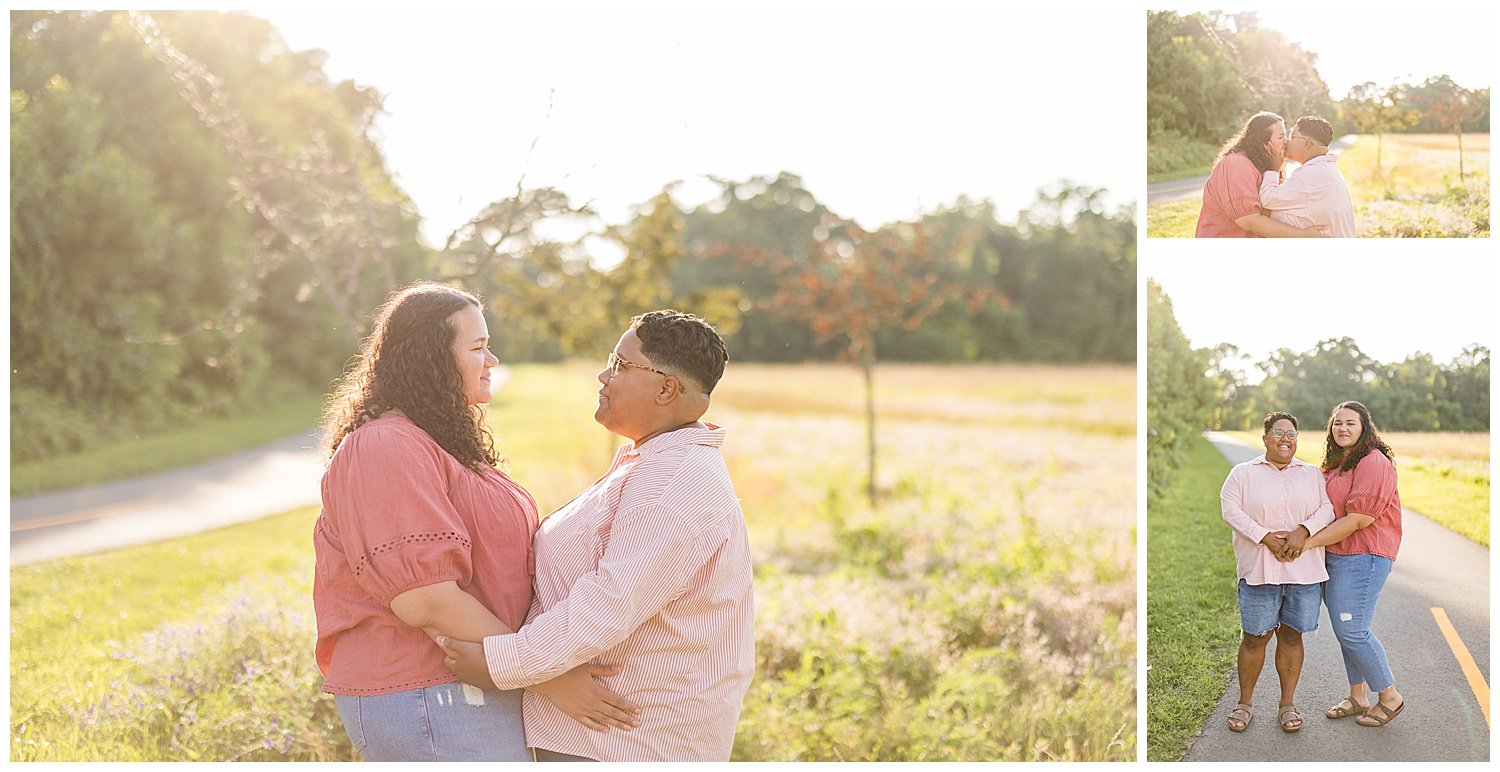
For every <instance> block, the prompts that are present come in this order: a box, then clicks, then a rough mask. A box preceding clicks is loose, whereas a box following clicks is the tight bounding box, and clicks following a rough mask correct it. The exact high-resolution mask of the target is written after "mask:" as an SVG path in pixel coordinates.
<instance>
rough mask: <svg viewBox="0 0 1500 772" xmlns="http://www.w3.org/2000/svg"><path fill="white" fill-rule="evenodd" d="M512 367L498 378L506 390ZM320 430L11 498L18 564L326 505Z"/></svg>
mask: <svg viewBox="0 0 1500 772" xmlns="http://www.w3.org/2000/svg"><path fill="white" fill-rule="evenodd" d="M509 377H510V370H509V368H507V367H506V366H504V365H501V366H499V367H497V368H495V370H494V373H493V375H492V376H491V378H492V382H493V383H494V386H493V388H494V389H496V390H498V389H500V388H502V387H503V386H504V385H505V383H506V381H507V380H509ZM317 444H318V442H317V435H316V434H315V433H311V432H310V433H308V434H306V435H302V436H297V437H289V438H286V439H284V440H281V441H278V442H274V443H271V444H269V445H266V446H263V447H260V448H256V449H254V450H248V451H245V452H242V453H236V454H234V455H232V456H228V457H225V458H219V459H216V460H213V461H207V462H204V463H201V464H195V465H193V466H189V467H184V468H181V469H176V470H173V471H171V472H165V473H163V474H157V475H151V476H149V477H139V478H135V479H131V480H122V481H120V482H114V483H106V484H104V485H96V486H90V487H87V488H77V489H73V490H66V491H58V492H56V493H46V494H42V495H40V496H30V497H27V498H20V499H11V501H10V563H11V565H13V566H19V565H25V564H27V563H36V562H39V561H43V560H52V559H54V558H61V557H69V556H73V555H87V554H92V553H95V552H105V551H107V550H112V549H115V548H118V547H126V546H130V545H133V544H146V543H150V542H154V541H161V540H163V539H171V538H176V537H178V536H186V535H188V534H191V533H197V532H199V531H205V530H208V529H210V528H218V527H220V526H225V525H230V524H232V523H239V522H244V521H247V520H256V519H258V518H262V517H266V516H268V515H274V514H277V513H279V512H285V511H287V510H289V509H295V508H297V507H306V506H312V505H315V504H318V503H320V501H321V493H320V488H319V484H320V482H321V481H322V479H323V460H322V459H321V458H319V457H318V453H317V451H316V450H315V448H316V447H317Z"/></svg>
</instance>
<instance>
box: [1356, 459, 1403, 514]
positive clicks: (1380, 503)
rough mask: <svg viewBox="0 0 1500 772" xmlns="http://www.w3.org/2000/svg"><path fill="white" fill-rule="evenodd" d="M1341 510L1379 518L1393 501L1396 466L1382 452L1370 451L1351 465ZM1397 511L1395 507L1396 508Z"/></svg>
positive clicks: (1386, 511) (1388, 509)
mask: <svg viewBox="0 0 1500 772" xmlns="http://www.w3.org/2000/svg"><path fill="white" fill-rule="evenodd" d="M1352 475H1353V479H1352V481H1351V486H1350V488H1349V497H1348V498H1347V499H1345V503H1344V512H1346V513H1348V512H1358V513H1359V514H1361V515H1369V516H1370V517H1373V518H1375V519H1377V520H1378V519H1380V517H1381V516H1382V515H1385V514H1386V513H1388V512H1390V511H1391V508H1392V505H1393V504H1394V503H1395V502H1396V500H1397V499H1396V497H1397V495H1398V494H1397V493H1396V465H1395V464H1393V463H1391V460H1390V459H1388V458H1386V457H1385V454H1384V453H1381V452H1380V451H1378V450H1372V451H1370V452H1369V453H1366V454H1365V457H1364V458H1362V459H1360V460H1359V463H1358V464H1355V466H1354V471H1353V472H1352ZM1398 511H1399V510H1398Z"/></svg>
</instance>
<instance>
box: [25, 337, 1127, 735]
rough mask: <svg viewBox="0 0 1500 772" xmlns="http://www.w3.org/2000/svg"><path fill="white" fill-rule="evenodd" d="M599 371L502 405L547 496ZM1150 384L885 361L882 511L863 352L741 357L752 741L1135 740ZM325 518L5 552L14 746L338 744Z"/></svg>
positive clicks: (597, 444) (550, 373) (533, 378)
mask: <svg viewBox="0 0 1500 772" xmlns="http://www.w3.org/2000/svg"><path fill="white" fill-rule="evenodd" d="M594 369H595V368H593V367H592V366H590V365H569V366H564V367H542V366H536V367H528V366H522V367H517V368H516V369H515V371H514V374H513V376H512V377H513V380H512V382H511V383H510V384H509V385H507V387H506V388H505V389H504V390H503V391H502V393H501V394H500V396H499V398H498V399H497V400H496V404H495V405H494V410H493V413H492V416H493V423H494V425H495V426H496V428H497V434H498V438H499V444H500V447H501V448H502V450H503V452H505V453H507V454H509V455H510V456H511V457H512V458H513V470H512V471H513V473H514V474H515V476H516V477H517V478H518V479H519V480H521V481H522V482H523V483H524V484H526V485H527V486H528V487H529V488H530V489H531V490H532V491H533V493H534V494H535V495H536V496H537V498H538V499H539V501H540V503H541V505H542V506H543V508H544V509H546V508H549V507H553V506H557V505H560V504H561V503H563V502H564V501H566V499H567V498H568V497H570V496H571V495H572V494H573V493H575V492H576V491H577V490H579V489H581V488H583V487H584V486H586V485H588V484H589V483H591V482H592V481H593V480H594V479H595V478H596V476H597V475H598V473H599V471H600V470H601V469H602V468H603V466H604V464H605V463H606V461H607V459H608V457H609V453H610V451H611V448H612V446H613V442H612V440H611V438H610V437H609V436H608V435H607V434H606V433H605V432H604V431H603V430H602V429H600V428H599V427H597V426H596V425H594V424H593V423H592V421H591V420H590V414H591V412H592V405H593V392H594V390H595V388H597V386H596V384H595V383H594V382H593V380H592V373H593V372H594ZM1134 382H1135V379H1134V373H1133V369H1132V368H1129V367H1094V368H1046V367H1041V368H1025V367H1001V366H976V367H916V366H913V367H903V366H882V367H881V369H880V371H879V373H878V375H877V389H878V398H879V411H880V424H879V441H880V453H881V456H880V459H881V472H880V477H879V482H880V487H881V489H882V490H883V491H884V492H885V499H884V501H883V504H882V506H881V507H879V508H871V507H870V506H869V505H868V504H866V503H865V502H864V501H863V498H862V495H861V491H862V489H863V482H864V481H863V479H862V476H863V469H864V464H863V441H864V439H863V438H864V430H863V424H862V416H863V406H862V403H861V401H860V398H859V394H860V382H859V378H858V375H857V373H856V372H855V371H854V370H852V369H851V368H846V367H816V366H804V367H793V366H786V367H772V366H754V365H736V366H734V368H733V370H732V371H731V373H730V375H729V376H728V378H727V379H726V381H725V383H724V384H723V385H721V386H720V390H719V393H717V394H716V395H715V404H714V408H713V410H712V412H711V414H710V416H709V418H710V419H711V420H714V421H716V422H718V423H721V424H723V425H725V426H726V427H727V428H728V429H729V432H730V434H729V442H728V444H727V445H726V448H725V455H726V459H727V461H728V462H729V465H730V469H731V473H732V475H733V476H734V478H735V481H736V485H737V488H738V490H739V493H740V495H741V498H742V499H743V501H744V506H745V512H746V516H747V520H748V521H749V524H750V529H751V541H752V545H753V548H754V557H755V561H756V601H757V607H756V615H757V619H756V624H757V630H756V639H757V640H756V653H757V663H756V665H757V667H756V680H755V682H754V683H753V685H752V687H751V690H750V693H749V694H748V695H747V696H746V699H745V704H744V711H743V713H742V717H741V722H740V727H739V732H738V735H737V737H736V743H735V750H734V755H735V758H737V759H746V760H750V759H756V760H790V759H828V760H833V759H850V760H854V759H888V760H917V759H931V760H939V759H983V760H1002V759H1099V760H1122V761H1129V760H1133V759H1134V757H1135V747H1136V738H1135V729H1134V727H1135V687H1136V685H1135V665H1134V663H1135V654H1136V652H1135V648H1136V647H1135V629H1136V623H1135V580H1134V575H1135V574H1134V570H1135V566H1134V548H1133V542H1134V522H1135V507H1134V496H1133V495H1132V493H1131V492H1132V491H1133V489H1134V481H1135V471H1134V470H1135V465H1134V435H1135V426H1134V421H1133V415H1134V411H1133V410H1132V407H1133V405H1134V395H1133V391H1134ZM523 400H524V402H523ZM314 516H315V513H314V512H313V511H312V510H303V511H298V512H292V513H287V514H284V515H280V516H277V517H273V518H269V519H267V520H263V521H259V522H256V523H248V524H241V525H237V526H232V527H230V528H225V529H221V530H218V531H213V532H209V533H204V534H200V535H198V536H194V537H191V538H189V539H181V540H176V541H172V542H165V543H162V544H157V545H148V546H144V547H135V548H129V549H124V550H119V551H116V552H112V553H107V554H104V555H98V556H92V557H85V558H77V559H69V560H59V561H53V562H50V563H45V564H40V565H34V566H25V567H20V568H16V569H13V570H12V573H11V581H12V596H11V619H12V639H11V640H12V651H11V668H12V669H11V678H12V681H11V683H12V697H11V699H12V702H11V707H12V731H11V734H12V758H13V759H16V760H91V759H128V758H138V759H229V758H239V759H292V758H295V759H340V758H346V757H348V755H349V753H350V751H349V748H348V745H347V741H346V740H345V739H344V738H343V733H342V729H341V728H340V727H339V726H338V722H337V719H336V718H335V717H334V713H333V710H332V703H331V701H330V700H328V699H326V698H325V697H321V696H319V695H318V693H317V684H318V677H317V672H316V668H315V667H314V666H313V663H312V658H311V652H312V641H313V635H314V634H313V622H312V614H311V604H310V600H309V596H308V594H309V588H308V585H309V581H310V575H311V572H312V554H311V545H310V539H309V538H308V533H309V531H310V529H311V525H312V520H313V518H314ZM164 567H165V568H164Z"/></svg>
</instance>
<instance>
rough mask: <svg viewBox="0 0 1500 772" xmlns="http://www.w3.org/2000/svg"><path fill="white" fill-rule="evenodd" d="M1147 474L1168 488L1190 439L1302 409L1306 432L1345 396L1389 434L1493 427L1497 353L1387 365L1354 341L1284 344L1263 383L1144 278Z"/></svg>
mask: <svg viewBox="0 0 1500 772" xmlns="http://www.w3.org/2000/svg"><path fill="white" fill-rule="evenodd" d="M1146 329H1147V336H1146V426H1145V427H1143V430H1144V431H1145V432H1146V450H1147V453H1146V477H1147V484H1148V490H1149V492H1150V494H1151V495H1153V496H1154V495H1158V494H1159V493H1161V491H1163V490H1164V489H1165V488H1166V485H1167V483H1168V481H1169V480H1170V478H1171V476H1172V474H1173V472H1174V471H1175V470H1176V469H1177V468H1179V467H1180V466H1181V465H1182V463H1183V459H1184V457H1185V455H1186V452H1187V447H1188V445H1189V444H1190V443H1191V442H1192V441H1193V439H1194V438H1195V437H1197V436H1198V435H1199V434H1200V433H1202V432H1203V431H1204V430H1206V429H1256V430H1259V429H1260V428H1261V425H1262V420H1263V419H1264V417H1265V415H1266V414H1267V413H1271V412H1274V411H1277V410H1282V411H1286V412H1288V413H1291V414H1292V415H1295V416H1297V419H1298V421H1299V422H1300V424H1301V425H1302V427H1303V428H1304V430H1309V431H1314V430H1318V429H1319V427H1322V426H1324V425H1326V423H1327V421H1328V415H1329V413H1330V412H1332V410H1333V407H1334V406H1335V405H1337V404H1339V403H1340V402H1344V401H1347V400H1357V401H1359V402H1363V403H1364V404H1365V406H1366V407H1368V408H1370V413H1371V415H1372V417H1373V418H1374V419H1375V425H1376V426H1377V427H1379V429H1380V430H1381V431H1408V432H1427V431H1449V432H1488V431H1489V430H1490V401H1489V396H1490V350H1489V348H1488V347H1486V346H1482V345H1479V344H1472V345H1469V346H1466V347H1464V349H1463V351H1462V352H1461V353H1460V354H1459V355H1458V356H1457V357H1455V358H1454V359H1453V360H1452V361H1450V362H1447V363H1439V362H1437V361H1436V360H1434V358H1433V357H1432V355H1431V354H1426V353H1422V352H1418V353H1414V354H1411V355H1409V356H1407V357H1406V358H1405V359H1403V360H1401V361H1400V362H1392V363H1382V362H1379V361H1376V360H1374V359H1372V358H1370V357H1369V356H1368V355H1366V354H1365V353H1364V352H1362V351H1360V350H1359V346H1358V345H1357V344H1356V343H1355V341H1354V340H1353V339H1352V338H1347V337H1344V338H1330V339H1326V340H1323V341H1319V342H1318V343H1317V344H1316V345H1315V346H1313V347H1312V348H1311V349H1309V350H1307V351H1300V352H1299V351H1293V350H1291V349H1288V348H1281V349H1277V350H1276V351H1273V352H1271V353H1270V354H1268V355H1267V356H1266V357H1265V358H1264V359H1263V360H1261V361H1260V362H1258V363H1256V366H1257V368H1258V369H1260V370H1261V372H1263V373H1264V374H1265V378H1264V379H1263V380H1261V381H1260V382H1259V383H1255V384H1251V383H1249V382H1248V380H1247V378H1246V375H1245V373H1243V372H1241V371H1239V370H1237V369H1234V368H1233V367H1231V366H1230V363H1232V362H1235V361H1238V360H1239V359H1240V352H1239V350H1238V349H1237V348H1236V347H1235V346H1234V345H1232V344H1228V343H1220V344H1218V345H1216V346H1212V347H1204V348H1196V349H1195V348H1193V347H1192V346H1191V345H1190V344H1189V342H1188V340H1187V336H1186V335H1184V334H1183V332H1182V329H1181V327H1179V326H1178V324H1177V319H1176V315H1175V314H1174V313H1173V311H1172V300H1171V298H1169V297H1168V296H1167V294H1166V293H1165V292H1164V291H1163V290H1162V288H1161V286H1160V285H1158V284H1157V283H1156V282H1155V281H1154V280H1150V279H1148V280H1147V282H1146Z"/></svg>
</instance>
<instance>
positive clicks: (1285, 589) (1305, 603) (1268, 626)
mask: <svg viewBox="0 0 1500 772" xmlns="http://www.w3.org/2000/svg"><path fill="white" fill-rule="evenodd" d="M1322 597H1323V592H1322V586H1321V585H1317V584H1248V583H1247V582H1245V580H1244V579H1241V580H1240V583H1239V601H1240V630H1242V631H1244V632H1245V633H1246V634H1247V635H1256V636H1260V635H1265V634H1266V633H1268V632H1270V631H1272V630H1275V629H1276V628H1277V627H1278V626H1280V625H1286V626H1287V627H1290V628H1291V629H1293V630H1296V631H1297V632H1299V633H1310V632H1312V631H1314V630H1316V629H1318V601H1319V600H1321V599H1322Z"/></svg>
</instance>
